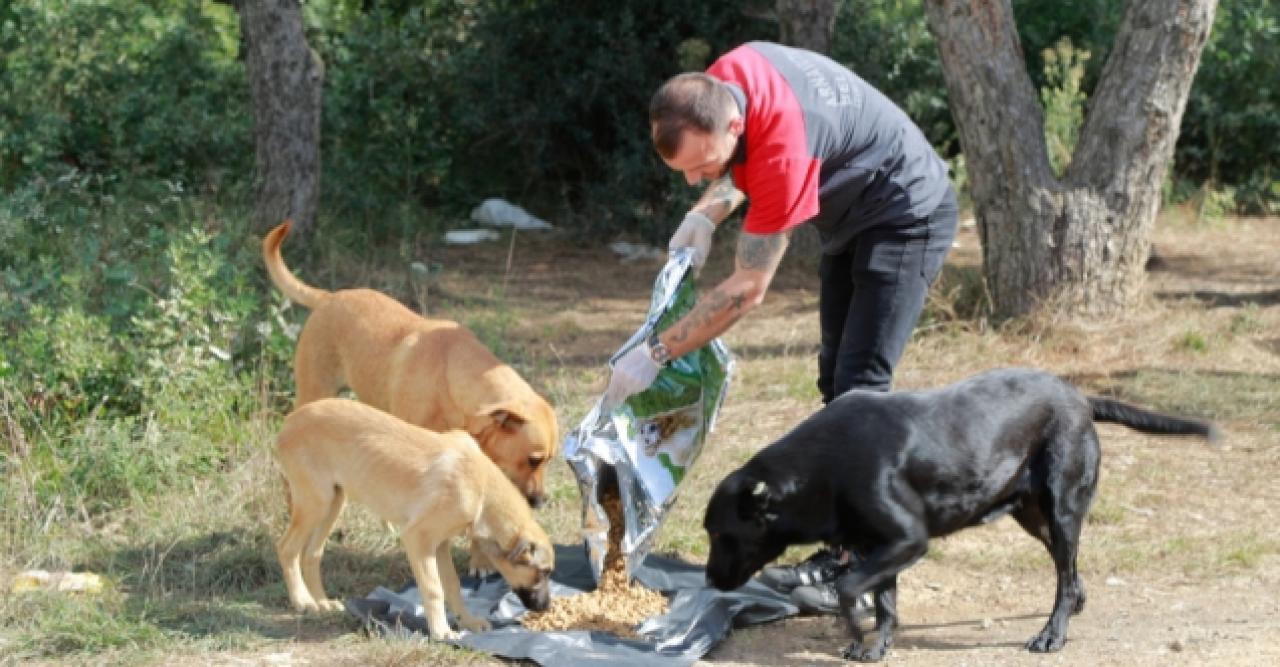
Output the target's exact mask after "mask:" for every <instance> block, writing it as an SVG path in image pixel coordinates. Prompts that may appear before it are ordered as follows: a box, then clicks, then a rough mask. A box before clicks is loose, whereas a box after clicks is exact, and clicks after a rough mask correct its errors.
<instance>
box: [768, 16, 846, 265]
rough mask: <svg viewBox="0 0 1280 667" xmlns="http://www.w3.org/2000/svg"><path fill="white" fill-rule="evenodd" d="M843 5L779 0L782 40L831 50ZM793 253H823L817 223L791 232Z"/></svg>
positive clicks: (817, 255)
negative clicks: (837, 18) (832, 38)
mask: <svg viewBox="0 0 1280 667" xmlns="http://www.w3.org/2000/svg"><path fill="white" fill-rule="evenodd" d="M839 11H840V6H839V4H838V3H836V1H835V0H776V2H774V5H773V12H774V16H775V17H777V19H778V34H779V41H781V42H782V43H783V44H786V45H787V46H798V47H800V48H802V49H808V50H810V51H816V52H818V53H830V52H831V36H832V32H833V31H834V30H835V25H836V14H837V13H838V12H839ZM791 254H792V255H793V256H797V255H798V256H800V257H804V258H806V259H807V260H809V261H814V262H816V261H817V260H818V259H819V258H821V257H822V239H821V237H819V236H818V230H817V229H816V228H814V226H813V225H800V226H799V227H797V228H796V230H795V232H793V233H792V235H791Z"/></svg>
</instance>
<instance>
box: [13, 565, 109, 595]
mask: <svg viewBox="0 0 1280 667" xmlns="http://www.w3.org/2000/svg"><path fill="white" fill-rule="evenodd" d="M41 589H43V590H51V591H59V592H62V593H98V592H101V591H102V578H101V577H99V576H98V575H97V574H95V573H93V572H49V571H46V570H27V571H26V572H22V573H20V574H18V575H17V576H15V577H14V578H13V581H12V582H10V584H9V590H10V591H12V592H14V593H21V592H23V591H33V590H41Z"/></svg>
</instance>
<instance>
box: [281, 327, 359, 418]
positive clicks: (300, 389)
mask: <svg viewBox="0 0 1280 667" xmlns="http://www.w3.org/2000/svg"><path fill="white" fill-rule="evenodd" d="M316 326H319V325H318V324H317V325H316ZM319 335H320V334H318V333H316V332H315V331H313V330H312V329H311V328H308V327H303V329H302V335H301V336H299V337H298V348H297V351H296V352H295V353H294V356H293V379H294V384H295V385H296V390H297V398H296V400H295V402H294V404H293V407H294V408H300V407H302V406H304V405H306V404H308V403H311V402H314V401H318V400H320V399H322V398H330V397H333V396H337V395H338V392H339V391H340V390H342V388H343V387H344V386H346V380H345V379H343V377H342V371H341V360H340V359H339V358H338V356H337V354H335V353H334V352H333V350H331V349H330V348H329V346H328V345H325V344H323V343H322V342H321V341H320V340H319V338H317V336H319Z"/></svg>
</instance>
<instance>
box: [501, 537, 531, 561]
mask: <svg viewBox="0 0 1280 667" xmlns="http://www.w3.org/2000/svg"><path fill="white" fill-rule="evenodd" d="M507 561H508V562H511V563H514V564H516V565H528V564H529V563H530V562H532V561H533V542H530V541H529V540H527V539H525V538H523V537H521V538H520V539H518V540H516V543H515V544H513V545H512V546H511V549H509V550H508V551H507Z"/></svg>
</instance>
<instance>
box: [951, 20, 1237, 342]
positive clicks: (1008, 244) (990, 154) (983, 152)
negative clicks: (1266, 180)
mask: <svg viewBox="0 0 1280 667" xmlns="http://www.w3.org/2000/svg"><path fill="white" fill-rule="evenodd" d="M1216 7H1217V0H1143V1H1141V2H1129V3H1128V5H1127V6H1126V8H1125V14H1124V18H1123V19H1122V21H1121V25H1120V29H1119V32H1118V33H1117V36H1116V42H1115V45H1114V47H1113V49H1112V50H1111V54H1110V56H1109V57H1108V59H1107V62H1106V64H1105V65H1104V67H1103V70H1102V76H1101V78H1100V79H1099V82H1098V86H1097V89H1096V90H1095V91H1094V92H1093V95H1092V96H1091V98H1090V101H1089V105H1088V114H1087V116H1086V118H1085V122H1084V126H1083V127H1082V128H1081V132H1080V139H1079V141H1078V143H1077V145H1076V148H1075V151H1074V154H1073V156H1072V160H1071V164H1070V165H1069V166H1068V168H1067V169H1066V171H1065V173H1064V174H1063V176H1062V177H1061V178H1060V179H1059V178H1055V177H1054V175H1053V170H1052V169H1051V167H1050V164H1049V156H1048V152H1047V149H1046V147H1045V139H1044V115H1043V109H1042V108H1041V106H1040V101H1039V97H1038V96H1037V94H1036V90H1035V88H1034V87H1033V85H1032V83H1031V79H1030V77H1029V76H1028V75H1027V71H1026V64H1025V63H1026V60H1025V58H1024V57H1023V54H1022V51H1021V47H1020V46H1019V42H1018V33H1017V26H1016V25H1015V22H1014V18H1013V11H1012V8H1011V7H1010V3H1009V0H926V3H925V12H926V15H927V18H928V22H929V30H930V31H931V32H932V33H933V35H934V38H935V40H936V41H937V44H938V50H939V54H940V56H941V61H942V69H943V74H944V76H945V78H946V82H947V92H948V95H949V96H950V100H951V113H952V116H953V117H954V118H955V122H956V126H957V127H958V129H959V131H960V146H961V149H962V150H963V151H964V154H965V160H966V163H967V164H968V167H969V177H970V184H971V185H970V187H971V194H972V197H973V202H974V209H975V214H976V217H977V220H978V231H979V235H980V238H981V240H982V251H983V253H982V254H983V270H984V273H985V275H986V279H987V284H988V289H989V290H990V293H991V297H992V306H993V310H994V314H995V315H996V316H998V317H1008V316H1017V315H1023V314H1026V313H1030V312H1032V311H1035V310H1037V309H1039V308H1042V307H1048V308H1053V309H1059V310H1063V311H1064V312H1073V313H1079V314H1086V315H1095V316H1103V315H1110V314H1115V313H1118V312H1122V311H1124V310H1125V309H1127V308H1130V307H1131V306H1133V305H1134V304H1135V303H1136V302H1137V301H1138V299H1139V298H1140V297H1141V295H1142V290H1143V286H1144V279H1145V275H1144V272H1143V267H1144V265H1145V264H1146V261H1147V254H1148V252H1149V250H1150V240H1149V236H1150V232H1151V228H1152V225H1153V223H1154V221H1155V216H1156V213H1157V210H1158V208H1159V205H1160V193H1161V186H1162V184H1163V182H1164V178H1165V174H1166V173H1167V171H1168V167H1169V161H1170V158H1171V157H1172V156H1173V148H1174V144H1175V143H1176V141H1177V138H1178V127H1179V124H1180V123H1181V121H1182V112H1183V110H1184V109H1185V108H1186V101H1187V95H1188V93H1189V92H1190V89H1191V81H1192V78H1193V77H1194V76H1195V71H1196V68H1197V66H1198V65H1199V62H1200V52H1201V50H1202V49H1203V47H1204V45H1205V42H1206V41H1207V39H1208V36H1209V30H1210V28H1211V27H1212V25H1213V14H1214V11H1215V9H1216Z"/></svg>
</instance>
